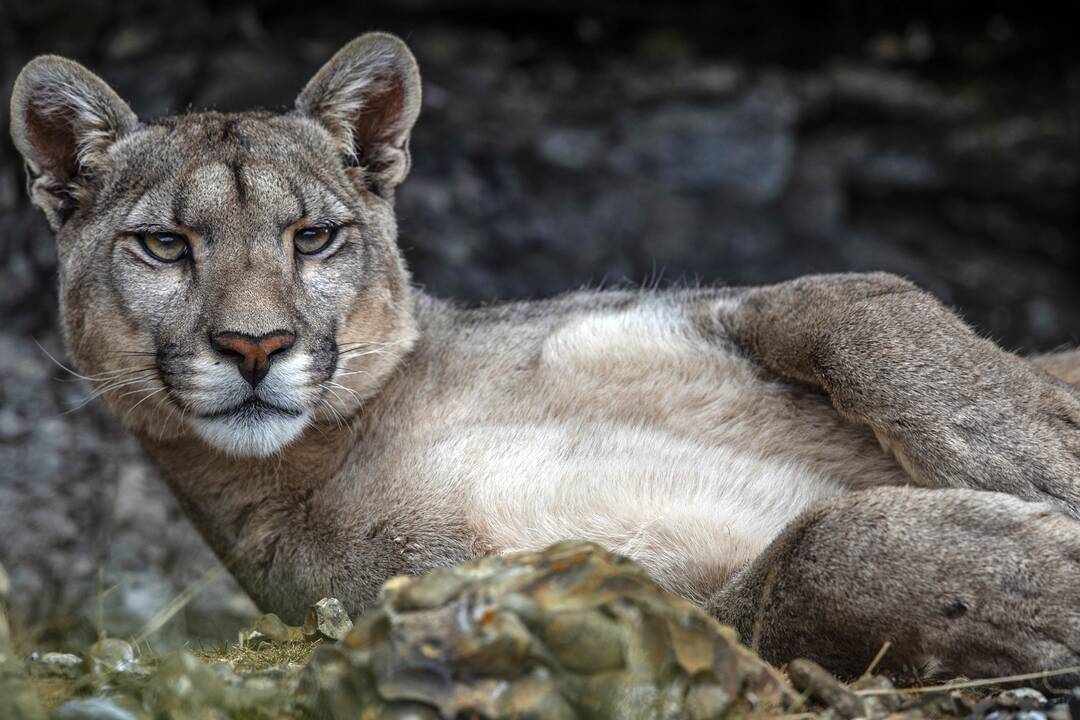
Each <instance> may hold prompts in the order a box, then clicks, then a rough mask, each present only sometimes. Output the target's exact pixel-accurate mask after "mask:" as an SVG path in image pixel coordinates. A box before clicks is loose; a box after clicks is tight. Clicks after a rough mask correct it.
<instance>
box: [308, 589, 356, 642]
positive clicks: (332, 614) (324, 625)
mask: <svg viewBox="0 0 1080 720" xmlns="http://www.w3.org/2000/svg"><path fill="white" fill-rule="evenodd" d="M352 626H353V623H352V620H351V619H350V618H349V613H348V612H346V610H345V606H344V605H342V604H341V601H340V600H338V599H337V598H323V599H322V600H320V601H319V602H317V603H315V604H314V605H312V606H311V607H310V608H308V612H307V617H306V618H305V620H304V634H305V635H308V636H317V637H318V636H321V637H325V638H329V639H331V640H340V639H341V638H343V637H345V635H347V634H348V632H349V631H350V630H352Z"/></svg>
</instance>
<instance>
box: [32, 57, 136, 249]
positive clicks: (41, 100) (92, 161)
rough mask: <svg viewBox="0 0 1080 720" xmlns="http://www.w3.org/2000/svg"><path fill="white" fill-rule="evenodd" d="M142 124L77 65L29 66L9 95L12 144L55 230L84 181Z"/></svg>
mask: <svg viewBox="0 0 1080 720" xmlns="http://www.w3.org/2000/svg"><path fill="white" fill-rule="evenodd" d="M137 125H138V118H136V117H135V113H133V112H132V111H131V108H129V107H128V106H127V103H125V102H124V101H123V100H121V99H120V96H119V95H117V94H116V93H115V92H114V91H113V89H112V88H110V87H109V86H108V85H107V84H106V83H105V81H104V80H102V79H101V78H99V77H98V76H97V75H95V74H94V73H92V72H90V71H89V70H87V69H86V68H85V67H83V66H82V65H80V64H79V63H77V62H73V61H71V60H66V59H64V58H61V57H57V56H55V55H43V56H41V57H38V58H35V59H33V60H31V61H30V62H29V63H27V65H26V67H24V68H23V70H22V72H21V73H19V77H18V78H16V80H15V88H14V90H13V91H12V94H11V138H12V140H13V141H14V142H15V147H16V149H18V151H19V152H20V153H21V154H22V156H23V159H24V160H25V161H26V170H27V174H28V176H29V180H28V188H29V190H30V198H31V200H32V201H33V203H34V204H35V205H37V206H38V207H40V208H41V209H42V210H43V211H44V212H45V215H46V217H47V218H48V219H49V224H50V225H52V227H53V229H54V230H55V229H57V228H59V227H60V225H62V224H63V222H64V220H65V219H66V217H67V216H68V215H69V214H70V212H71V211H72V210H73V209H74V205H75V203H76V202H77V201H78V197H79V189H80V187H81V184H82V181H84V180H85V179H86V178H87V177H89V176H90V175H91V174H92V173H93V171H94V169H95V168H97V167H99V165H100V162H101V160H102V158H103V156H104V154H105V151H106V150H107V149H108V148H109V146H110V145H111V144H112V143H114V142H116V141H117V140H118V139H120V138H121V137H122V136H123V135H125V134H126V133H128V132H131V131H132V130H134V129H135V127H136V126H137Z"/></svg>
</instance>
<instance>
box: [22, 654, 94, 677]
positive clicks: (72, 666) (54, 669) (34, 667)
mask: <svg viewBox="0 0 1080 720" xmlns="http://www.w3.org/2000/svg"><path fill="white" fill-rule="evenodd" d="M26 669H27V671H28V672H29V673H30V674H31V675H33V676H35V677H62V678H69V679H74V678H77V677H80V676H81V675H82V674H83V671H84V666H83V660H82V658H81V657H79V656H78V655H75V654H73V653H57V652H47V653H36V652H35V653H31V654H30V657H29V658H27V661H26Z"/></svg>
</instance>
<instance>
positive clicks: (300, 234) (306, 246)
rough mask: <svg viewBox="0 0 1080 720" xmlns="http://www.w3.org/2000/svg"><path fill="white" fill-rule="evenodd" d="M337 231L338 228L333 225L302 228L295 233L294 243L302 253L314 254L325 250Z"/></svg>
mask: <svg viewBox="0 0 1080 720" xmlns="http://www.w3.org/2000/svg"><path fill="white" fill-rule="evenodd" d="M336 233H337V228H333V227H306V228H301V229H299V230H297V231H296V232H295V233H293V245H295V246H296V251H297V252H298V253H300V254H301V255H314V254H315V253H317V252H320V251H322V250H325V249H326V246H327V245H329V244H330V241H331V240H333V239H334V235H335V234H336Z"/></svg>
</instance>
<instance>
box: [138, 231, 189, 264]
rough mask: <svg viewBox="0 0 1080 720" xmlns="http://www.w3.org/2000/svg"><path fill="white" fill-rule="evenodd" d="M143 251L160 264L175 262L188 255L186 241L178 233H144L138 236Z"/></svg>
mask: <svg viewBox="0 0 1080 720" xmlns="http://www.w3.org/2000/svg"><path fill="white" fill-rule="evenodd" d="M139 242H140V243H142V246H143V249H144V250H146V252H147V253H149V254H150V256H151V257H153V258H154V259H156V260H160V261H161V262H167V263H171V262H176V261H177V260H179V259H181V258H183V257H184V256H186V255H187V254H188V241H187V238H185V237H184V236H183V235H180V234H178V233H146V234H145V235H140V236H139Z"/></svg>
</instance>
